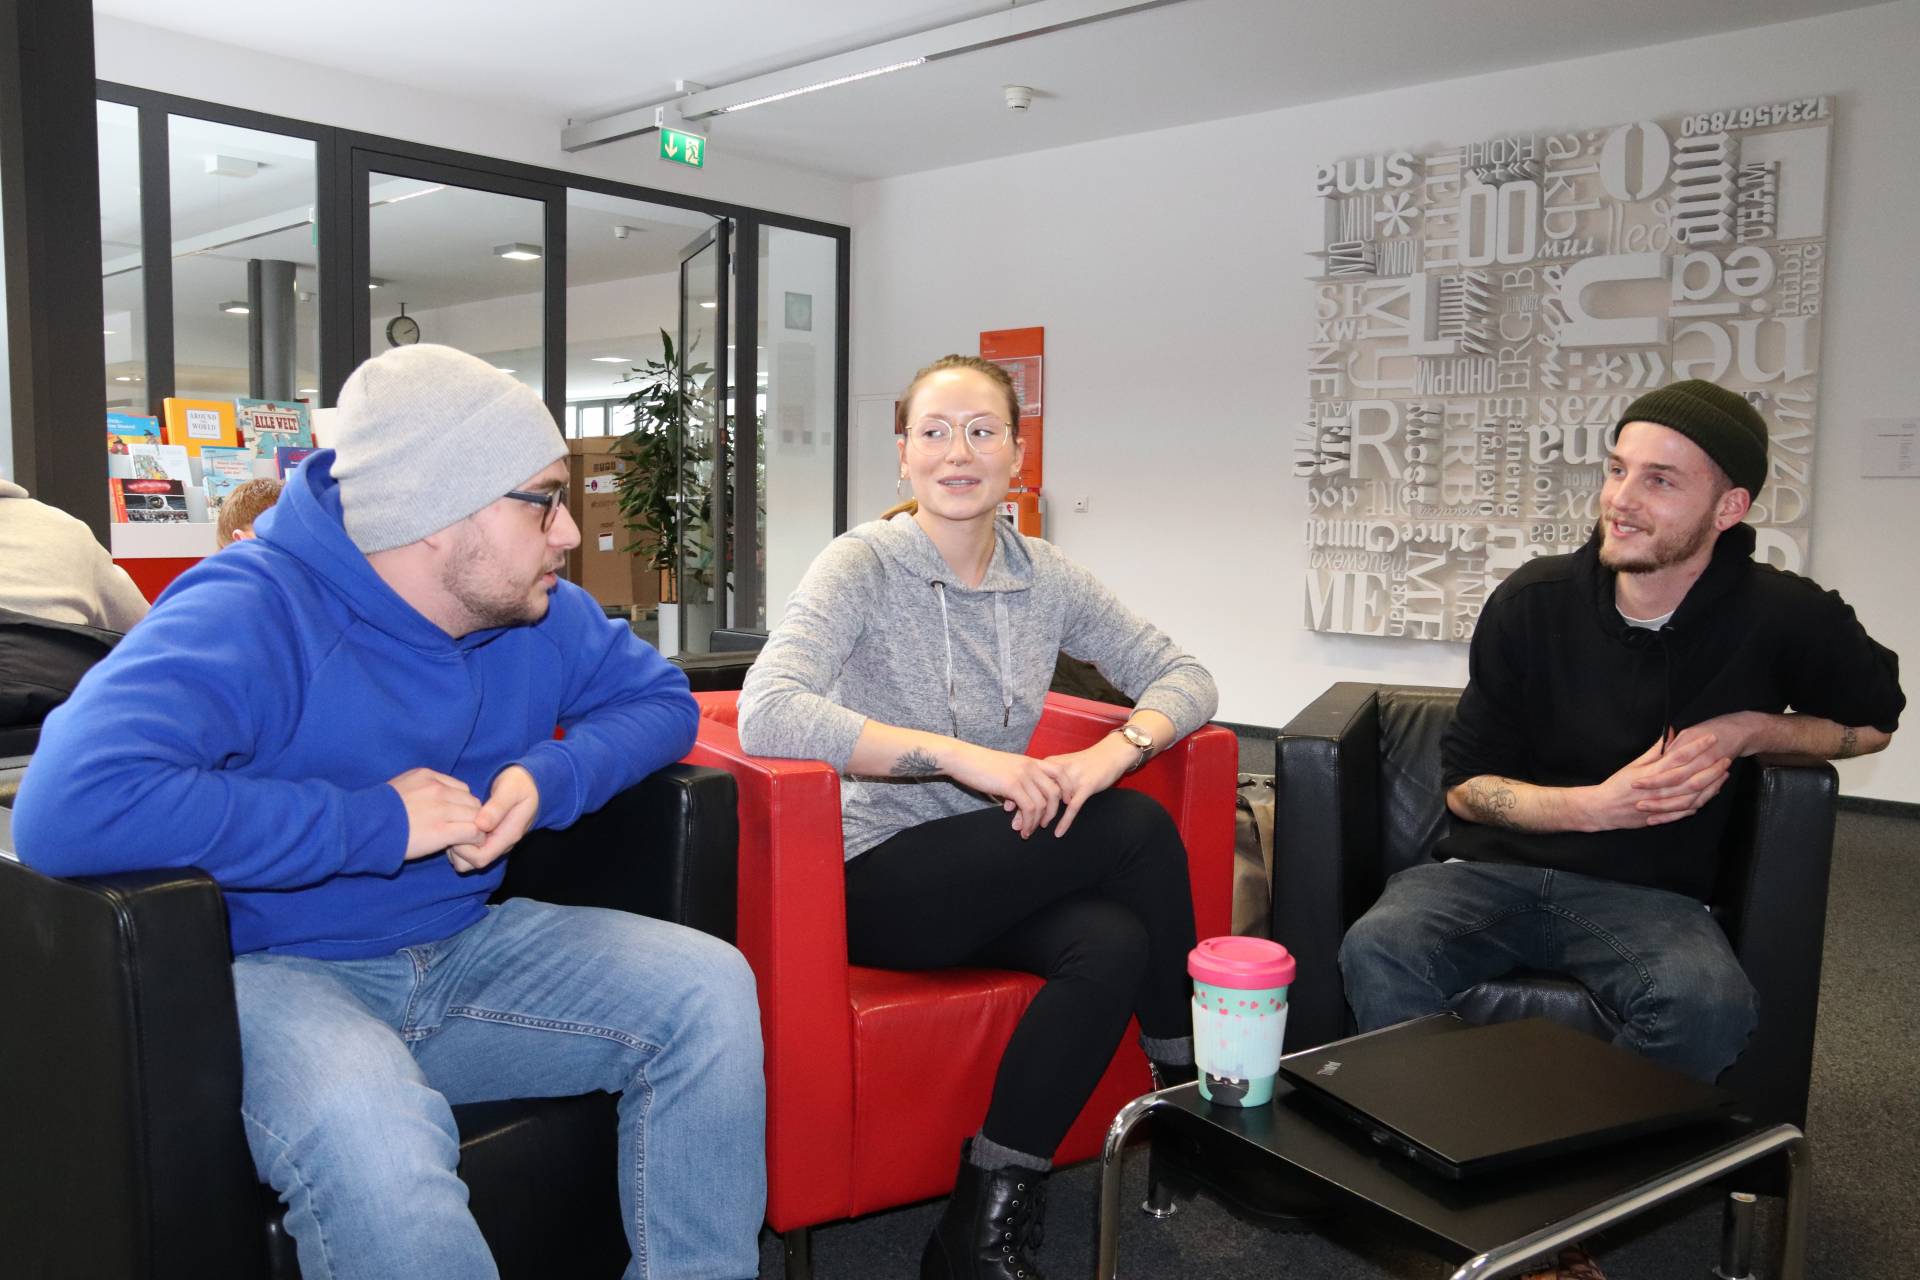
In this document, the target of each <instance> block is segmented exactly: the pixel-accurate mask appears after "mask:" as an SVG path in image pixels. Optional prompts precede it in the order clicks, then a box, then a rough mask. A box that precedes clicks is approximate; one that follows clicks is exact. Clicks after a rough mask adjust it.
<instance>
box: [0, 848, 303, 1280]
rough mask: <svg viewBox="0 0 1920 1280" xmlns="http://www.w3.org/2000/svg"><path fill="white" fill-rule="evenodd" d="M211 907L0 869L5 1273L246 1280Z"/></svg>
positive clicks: (256, 1263)
mask: <svg viewBox="0 0 1920 1280" xmlns="http://www.w3.org/2000/svg"><path fill="white" fill-rule="evenodd" d="M231 961H232V957H231V954H230V952H229V950H228V943H227V915H226V905H225V903H224V902H223V901H222V899H221V896H220V891H219V889H218V888H217V887H216V886H215V885H214V883H213V881H212V880H211V879H210V878H209V877H207V876H205V875H203V874H201V873H200V872H197V871H181V872H160V871H147V872H131V873H128V874H125V875H118V876H107V877H98V878H91V879H76V880H56V879H53V878H51V877H48V876H44V875H41V874H40V873H39V872H37V871H33V870H31V869H29V868H27V867H24V866H21V865H19V864H18V863H14V862H10V861H5V860H0V975H4V977H3V978H0V1025H4V1026H5V1027H6V1028H7V1030H6V1034H5V1036H4V1037H0V1098H5V1099H6V1102H5V1105H4V1106H0V1150H4V1151H5V1152H6V1157H5V1159H0V1241H5V1242H6V1243H5V1245H4V1246H0V1247H3V1248H4V1251H5V1254H6V1264H7V1270H8V1271H9V1272H10V1273H17V1274H20V1275H99V1276H108V1275H113V1276H136V1275H138V1276H145V1275H152V1274H160V1273H161V1272H160V1271H156V1270H155V1268H154V1267H153V1265H152V1263H153V1261H154V1260H156V1259H165V1260H166V1264H167V1265H166V1267H165V1268H163V1270H164V1272H165V1274H177V1275H208V1276H213V1275H223V1276H238V1275H258V1274H260V1272H261V1271H262V1270H263V1268H264V1266H265V1258H266V1254H265V1238H264V1234H263V1233H262V1231H261V1229H260V1205H259V1200H258V1198H257V1197H258V1194H259V1192H258V1189H257V1183H256V1180H255V1177H254V1173H253V1162H252V1159H251V1157H250V1156H249V1155H248V1153H247V1147H246V1138H245V1135H244V1134H243V1132H242V1130H241V1127H240V1125H239V1123H238V1116H239V1111H240V1032H239V1024H238V1020H237V1018H236V1016H235V1013H234V1003H233V977H232V970H231Z"/></svg>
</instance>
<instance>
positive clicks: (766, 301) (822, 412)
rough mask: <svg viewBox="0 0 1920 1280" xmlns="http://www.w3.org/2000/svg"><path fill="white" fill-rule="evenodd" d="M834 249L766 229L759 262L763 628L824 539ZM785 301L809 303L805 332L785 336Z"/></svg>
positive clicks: (835, 322) (828, 501)
mask: <svg viewBox="0 0 1920 1280" xmlns="http://www.w3.org/2000/svg"><path fill="white" fill-rule="evenodd" d="M838 259H839V253H838V246H836V245H835V243H834V242H833V241H832V240H829V239H827V238H826V237H825V236H816V235H811V234H809V233H807V232H804V231H786V230H782V229H780V228H778V227H773V228H769V229H768V231H767V237H766V253H765V255H764V256H763V257H762V258H761V260H760V269H761V273H762V275H761V282H760V284H761V288H760V299H761V301H760V307H761V313H760V332H761V335H762V341H763V344H764V350H762V351H761V353H760V368H761V370H762V371H763V372H764V373H765V374H766V375H767V385H766V396H767V437H766V463H767V493H766V501H767V535H766V537H767V556H766V575H767V576H766V600H767V625H768V626H769V627H771V626H773V625H774V624H775V623H777V622H778V621H779V620H780V617H781V615H782V614H784V613H785V612H786V609H787V597H788V596H790V595H792V594H793V589H794V588H795V587H797V586H799V585H800V578H801V576H802V575H803V574H805V573H806V571H807V566H808V565H810V564H812V563H813V557H814V556H815V555H816V554H818V552H819V550H820V548H821V547H823V546H825V545H826V544H827V543H828V542H829V541H830V540H831V539H832V538H833V462H834V448H833V398H834V377H833V375H834V368H833V348H834V343H833V337H834V333H835V332H836V330H837V328H838V326H839V323H840V318H839V290H838V289H836V288H835V284H836V276H835V272H836V269H837V267H838ZM788 293H797V294H805V295H807V296H808V297H810V298H811V299H812V300H813V302H812V315H811V317H810V320H811V327H810V328H806V329H789V328H788V327H787V310H786V297H787V294H788Z"/></svg>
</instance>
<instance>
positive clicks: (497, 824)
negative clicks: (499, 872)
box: [387, 764, 540, 872]
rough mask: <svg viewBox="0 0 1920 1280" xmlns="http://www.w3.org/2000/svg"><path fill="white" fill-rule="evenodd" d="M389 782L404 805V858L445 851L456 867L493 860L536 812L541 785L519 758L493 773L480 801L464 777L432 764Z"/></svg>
mask: <svg viewBox="0 0 1920 1280" xmlns="http://www.w3.org/2000/svg"><path fill="white" fill-rule="evenodd" d="M387 785H388V786H390V787H392V788H393V789H394V790H395V791H397V792H399V793H400V802H401V803H402V804H403V805H405V806H406V810H407V861H408V862H413V861H415V860H417V859H420V858H430V857H432V856H433V855H434V854H437V853H440V852H442V851H444V852H445V853H446V855H447V861H448V862H450V863H452V864H453V869H454V870H455V871H461V872H468V871H484V870H486V869H487V868H488V867H490V866H492V865H493V864H494V863H495V862H497V861H498V860H499V859H500V858H501V856H502V855H504V854H506V853H507V852H508V851H509V850H511V849H512V848H513V846H514V845H516V844H518V843H520V838H521V837H522V836H524V835H526V834H527V829H528V828H529V827H531V826H532V825H533V820H534V818H535V816H537V815H538V814H539V812H540V788H539V787H538V786H536V785H535V784H534V781H533V775H532V774H530V773H528V772H527V771H526V770H525V769H524V768H522V767H521V766H519V765H517V764H515V765H508V766H507V767H506V768H504V769H502V770H501V771H500V772H499V773H498V774H497V775H495V777H494V779H493V786H492V788H491V789H490V790H489V791H488V793H487V799H486V802H485V803H484V804H483V803H481V801H480V798H479V797H478V796H476V795H474V794H473V791H472V790H471V789H470V788H469V787H468V786H467V784H466V783H464V782H462V781H460V779H458V778H454V777H449V776H448V775H446V774H444V773H436V772H435V771H434V770H432V769H409V770H407V771H406V772H405V773H403V774H401V775H400V776H399V777H397V778H393V779H390V780H389V781H388V783H387Z"/></svg>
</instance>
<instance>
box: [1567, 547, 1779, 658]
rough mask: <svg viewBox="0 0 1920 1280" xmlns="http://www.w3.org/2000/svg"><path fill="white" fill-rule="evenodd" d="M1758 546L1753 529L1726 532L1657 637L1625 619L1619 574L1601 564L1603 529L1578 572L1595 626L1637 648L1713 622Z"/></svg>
mask: <svg viewBox="0 0 1920 1280" xmlns="http://www.w3.org/2000/svg"><path fill="white" fill-rule="evenodd" d="M1755 541H1756V540H1755V537H1754V533H1753V526H1752V525H1749V524H1744V523H1743V524H1737V525H1734V526H1733V527H1732V528H1731V529H1727V530H1724V531H1723V532H1722V533H1721V534H1720V536H1719V537H1718V538H1717V539H1715V540H1714V544H1713V559H1711V560H1709V561H1708V562H1707V568H1706V572H1704V573H1702V574H1701V575H1700V577H1699V579H1698V581H1696V582H1695V583H1694V584H1693V586H1692V587H1690V588H1689V589H1688V590H1687V595H1686V598H1685V599H1684V600H1682V601H1681V602H1680V607H1679V608H1678V609H1676V610H1674V613H1673V617H1672V618H1670V619H1668V620H1667V625H1666V626H1664V627H1662V628H1661V629H1660V630H1659V632H1657V633H1656V632H1652V631H1649V630H1647V629H1646V628H1645V627H1636V626H1634V625H1632V624H1631V623H1629V622H1628V621H1627V620H1626V619H1625V618H1623V617H1621V616H1620V608H1619V605H1618V603H1617V600H1616V597H1615V595H1614V591H1615V584H1616V581H1617V579H1618V577H1619V575H1618V574H1616V573H1615V572H1614V571H1613V570H1612V569H1609V568H1607V567H1606V566H1605V565H1603V564H1601V563H1600V526H1599V525H1598V524H1596V525H1594V527H1593V536H1591V537H1590V538H1588V539H1587V542H1586V545H1585V546H1583V547H1581V548H1580V550H1578V551H1576V552H1575V553H1574V572H1575V574H1576V576H1577V577H1579V578H1580V579H1581V580H1582V581H1583V582H1584V583H1585V584H1586V586H1587V593H1588V596H1589V598H1590V599H1591V600H1592V601H1593V609H1594V614H1593V617H1594V621H1595V622H1596V623H1598V624H1599V626H1600V630H1601V631H1602V632H1604V633H1605V634H1606V635H1608V636H1610V637H1612V638H1613V639H1615V640H1619V641H1622V642H1624V643H1626V644H1630V645H1634V646H1636V647H1637V646H1639V645H1642V644H1646V643H1648V642H1649V641H1650V640H1651V639H1652V638H1653V637H1654V636H1655V635H1656V634H1658V635H1662V636H1671V637H1674V638H1680V639H1685V638H1688V637H1690V636H1692V635H1693V633H1694V632H1695V631H1696V630H1698V629H1699V627H1700V625H1701V622H1702V620H1703V619H1705V618H1707V617H1709V616H1710V615H1711V614H1712V612H1713V610H1714V609H1715V608H1716V607H1717V606H1718V605H1720V604H1721V602H1723V601H1724V600H1725V599H1726V598H1727V596H1728V595H1729V594H1731V593H1732V592H1733V590H1734V589H1735V588H1736V587H1738V586H1739V585H1740V584H1741V583H1742V582H1744V581H1746V577H1747V572H1748V570H1749V569H1751V568H1752V566H1753V548H1754V544H1755Z"/></svg>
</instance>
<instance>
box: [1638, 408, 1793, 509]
mask: <svg viewBox="0 0 1920 1280" xmlns="http://www.w3.org/2000/svg"><path fill="white" fill-rule="evenodd" d="M1629 422H1657V423H1659V424H1660V425H1661V426H1663V427H1672V428H1673V429H1674V430H1675V431H1678V432H1679V433H1680V434H1681V435H1683V436H1685V437H1686V438H1687V439H1689V440H1691V441H1693V442H1694V443H1695V444H1697V445H1699V446H1700V447H1701V449H1703V450H1705V451H1706V455H1707V456H1708V457H1709V458H1712V459H1713V460H1714V461H1715V462H1717V463H1719V464H1720V469H1721V470H1722V471H1725V472H1726V473H1727V478H1728V479H1730V480H1732V481H1733V483H1734V485H1735V487H1737V488H1741V489H1745V490H1746V491H1747V493H1748V495H1749V496H1751V497H1755V498H1757V497H1759V496H1760V488H1761V486H1762V485H1764V484H1766V482H1767V420H1766V419H1765V418H1762V417H1761V416H1760V411H1759V410H1758V409H1756V408H1754V407H1753V405H1752V404H1751V403H1750V402H1749V401H1748V400H1747V398H1746V397H1745V396H1743V395H1741V394H1740V393H1739V392H1737V391H1729V390H1727V389H1726V388H1725V387H1717V386H1715V385H1714V384H1713V383H1711V382H1703V381H1701V380H1700V379H1699V378H1689V379H1687V380H1686V381H1685V382H1676V383H1674V384H1673V385H1672V386H1670V387H1662V388H1660V389H1659V390H1658V391H1649V392H1647V394H1645V395H1643V396H1641V397H1640V398H1639V399H1638V400H1635V401H1634V402H1633V403H1632V404H1630V405H1628V406H1627V411H1626V412H1625V413H1623V414H1621V415H1620V421H1619V422H1617V423H1615V424H1614V428H1613V434H1614V438H1615V439H1616V440H1617V439H1619V437H1620V428H1621V427H1624V426H1626V425H1627V424H1628V423H1629Z"/></svg>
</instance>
